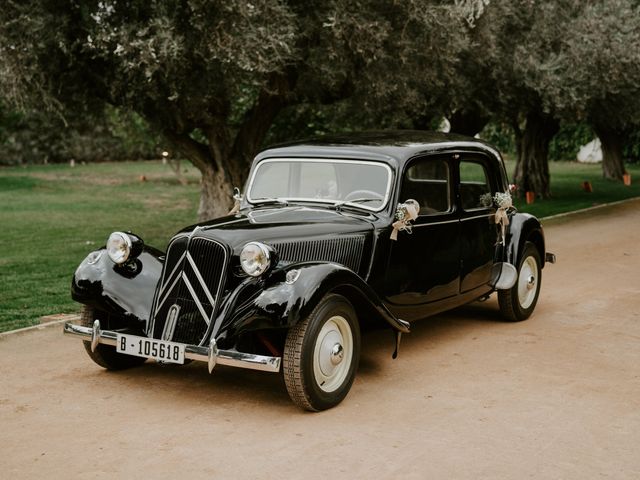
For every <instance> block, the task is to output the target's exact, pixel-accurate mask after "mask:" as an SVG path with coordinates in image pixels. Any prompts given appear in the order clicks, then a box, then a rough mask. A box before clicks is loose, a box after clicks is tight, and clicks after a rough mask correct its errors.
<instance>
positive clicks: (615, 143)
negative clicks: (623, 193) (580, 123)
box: [593, 125, 625, 181]
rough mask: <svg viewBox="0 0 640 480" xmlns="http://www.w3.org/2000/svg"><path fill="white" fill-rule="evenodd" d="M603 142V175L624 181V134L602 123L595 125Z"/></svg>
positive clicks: (595, 129)
mask: <svg viewBox="0 0 640 480" xmlns="http://www.w3.org/2000/svg"><path fill="white" fill-rule="evenodd" d="M593 129H594V131H595V132H596V135H597V136H598V138H599V139H600V143H601V144H602V175H603V176H604V178H608V179H611V180H618V181H622V176H623V175H624V173H625V168H624V159H623V157H622V148H623V145H624V134H622V133H620V132H619V131H616V130H615V129H612V128H609V127H607V126H602V125H594V126H593Z"/></svg>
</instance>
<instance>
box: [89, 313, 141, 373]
mask: <svg viewBox="0 0 640 480" xmlns="http://www.w3.org/2000/svg"><path fill="white" fill-rule="evenodd" d="M100 313H101V312H99V311H97V310H95V309H94V308H93V307H89V306H88V305H85V306H84V307H83V309H82V313H81V315H80V324H81V325H83V326H85V327H91V326H93V321H94V320H95V319H96V318H98V319H100V316H101V315H100ZM82 343H84V348H85V350H86V351H87V353H88V354H89V357H91V360H93V361H94V362H96V363H97V364H98V365H100V366H101V367H103V368H106V369H107V370H124V369H125V368H131V367H137V366H138V365H142V364H143V363H144V362H145V361H146V360H147V359H146V358H142V357H134V356H133V355H125V354H123V353H118V352H116V347H113V346H111V345H103V344H99V345H98V346H97V347H96V349H95V351H93V352H92V351H91V342H82Z"/></svg>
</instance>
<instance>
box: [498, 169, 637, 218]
mask: <svg viewBox="0 0 640 480" xmlns="http://www.w3.org/2000/svg"><path fill="white" fill-rule="evenodd" d="M506 167H507V172H508V174H509V179H510V181H513V171H514V169H515V162H514V161H507V162H506ZM549 170H550V174H551V195H552V198H550V199H548V200H540V199H536V201H535V202H534V203H532V204H530V205H527V204H526V202H525V201H524V199H523V198H522V199H519V198H517V199H515V202H514V204H515V206H516V208H517V209H518V210H519V211H520V212H527V213H531V214H533V215H535V216H536V217H538V218H544V217H548V216H551V215H556V214H558V213H565V212H571V211H574V210H581V209H583V208H588V207H593V206H595V205H602V204H604V203H610V202H615V201H618V200H624V199H626V198H632V197H640V164H635V165H627V172H629V173H630V174H631V185H630V186H625V185H624V184H622V183H621V182H614V181H611V180H605V179H604V178H602V166H601V165H587V164H581V163H578V162H550V163H549ZM584 181H589V182H591V185H592V187H593V192H592V193H587V192H585V191H584V190H583V189H582V183H583V182H584Z"/></svg>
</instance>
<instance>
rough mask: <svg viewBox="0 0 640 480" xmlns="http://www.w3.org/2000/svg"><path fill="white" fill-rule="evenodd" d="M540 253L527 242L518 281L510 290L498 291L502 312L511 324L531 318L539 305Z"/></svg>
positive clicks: (520, 264)
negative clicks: (537, 304)
mask: <svg viewBox="0 0 640 480" xmlns="http://www.w3.org/2000/svg"><path fill="white" fill-rule="evenodd" d="M541 265H542V262H541V261H540V252H538V249H537V248H536V246H535V245H534V244H533V243H531V242H525V244H524V250H523V251H522V257H521V258H520V262H519V263H518V279H517V280H516V284H515V285H514V286H513V287H511V288H510V289H509V290H498V303H499V304H500V312H501V313H502V315H503V317H504V319H505V320H507V321H509V322H520V321H522V320H526V319H527V318H529V317H530V316H531V314H532V313H533V310H534V309H535V308H536V303H538V295H539V294H540V286H541V285H542V269H541V267H540V266H541Z"/></svg>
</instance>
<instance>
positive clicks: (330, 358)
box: [282, 294, 360, 412]
mask: <svg viewBox="0 0 640 480" xmlns="http://www.w3.org/2000/svg"><path fill="white" fill-rule="evenodd" d="M359 360H360V327H359V325H358V319H357V317H356V314H355V311H354V309H353V306H352V305H351V303H349V301H348V300H347V299H346V298H344V297H342V296H341V295H334V294H331V295H327V296H325V297H324V298H323V299H322V300H321V301H320V302H319V303H318V305H316V307H315V308H314V309H313V311H312V312H311V314H310V315H309V316H308V317H307V318H305V319H304V320H302V321H300V322H299V323H298V324H297V325H295V326H294V327H293V328H291V329H290V330H289V332H288V333H287V338H286V341H285V346H284V354H283V359H282V370H283V373H284V381H285V385H286V386H287V391H288V392H289V396H290V397H291V399H292V400H293V402H294V403H295V404H296V405H298V406H299V407H300V408H302V409H304V410H310V411H314V412H317V411H320V410H326V409H328V408H331V407H334V406H336V405H338V404H339V403H340V402H341V401H342V400H343V399H344V398H345V397H346V396H347V393H349V390H350V389H351V385H352V384H353V380H354V379H355V376H356V371H357V370H358V362H359ZM344 362H348V363H344Z"/></svg>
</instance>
